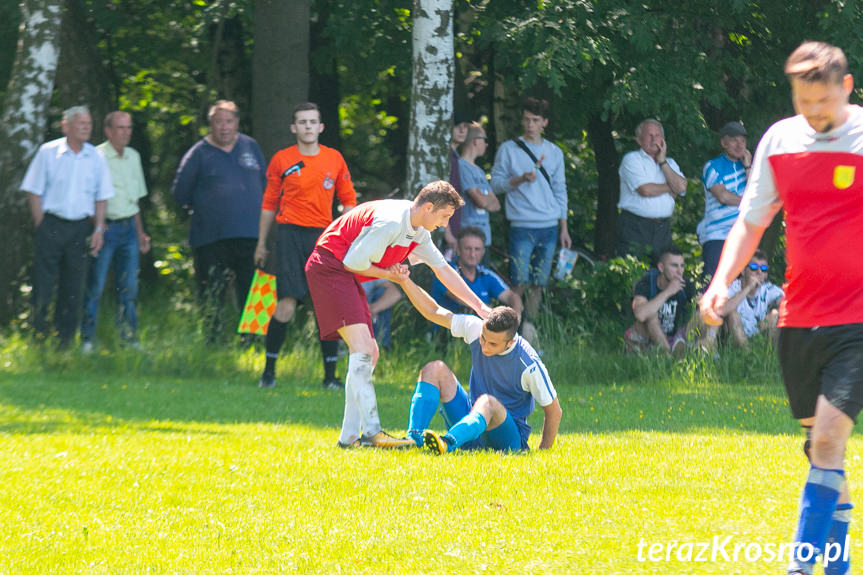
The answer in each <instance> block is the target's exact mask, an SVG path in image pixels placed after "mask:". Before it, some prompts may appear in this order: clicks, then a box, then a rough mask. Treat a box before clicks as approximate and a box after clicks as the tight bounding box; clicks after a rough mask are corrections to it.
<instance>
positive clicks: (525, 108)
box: [521, 96, 548, 118]
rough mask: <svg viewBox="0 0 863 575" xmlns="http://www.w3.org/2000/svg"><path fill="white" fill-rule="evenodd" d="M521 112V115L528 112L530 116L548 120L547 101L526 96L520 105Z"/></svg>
mask: <svg viewBox="0 0 863 575" xmlns="http://www.w3.org/2000/svg"><path fill="white" fill-rule="evenodd" d="M521 111H522V113H524V112H530V113H531V114H536V115H537V116H541V117H543V118H548V100H543V99H540V98H534V97H533V96H528V97H527V98H525V99H524V101H523V102H522V103H521Z"/></svg>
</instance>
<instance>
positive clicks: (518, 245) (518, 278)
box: [509, 226, 558, 287]
mask: <svg viewBox="0 0 863 575" xmlns="http://www.w3.org/2000/svg"><path fill="white" fill-rule="evenodd" d="M557 232H558V227H557V226H551V227H550V228H517V227H511V228H510V229H509V254H510V261H509V277H510V280H511V281H512V283H513V284H514V285H527V284H529V285H535V286H540V287H544V286H546V285H547V284H548V276H549V275H550V274H551V263H552V261H553V260H554V249H555V248H556V247H557Z"/></svg>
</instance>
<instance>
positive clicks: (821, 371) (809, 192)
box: [701, 42, 863, 575]
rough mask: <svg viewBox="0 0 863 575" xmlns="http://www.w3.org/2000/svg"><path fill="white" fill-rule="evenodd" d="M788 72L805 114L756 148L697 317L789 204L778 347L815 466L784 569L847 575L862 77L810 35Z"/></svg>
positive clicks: (861, 305) (860, 272)
mask: <svg viewBox="0 0 863 575" xmlns="http://www.w3.org/2000/svg"><path fill="white" fill-rule="evenodd" d="M785 73H786V75H787V76H788V78H789V81H790V83H791V99H792V102H793V104H794V110H795V111H796V112H797V115H796V116H794V117H791V118H786V119H784V120H781V121H779V122H777V123H776V124H774V125H773V126H771V127H770V129H769V130H768V131H767V132H766V133H765V134H764V137H763V138H762V139H761V142H760V143H759V144H758V148H757V150H756V152H755V159H754V161H753V165H752V167H753V169H752V172H751V174H750V178H749V182H748V184H747V187H746V191H745V192H744V195H743V200H742V202H741V205H740V216H739V217H738V219H737V221H736V222H735V224H734V226H733V227H732V229H731V231H730V233H729V235H728V239H727V240H726V242H725V247H724V249H723V251H722V257H721V259H720V261H719V267H718V268H717V271H716V275H715V276H714V278H713V281H712V282H711V283H710V286H709V287H708V289H707V291H706V292H705V293H704V296H703V297H702V298H701V313H702V314H703V317H704V319H705V321H706V322H707V323H712V324H718V323H721V321H722V318H721V310H722V309H723V306H724V304H725V302H726V301H727V299H728V286H729V284H730V283H731V282H732V281H733V280H734V279H735V278H736V277H737V275H738V274H739V273H740V271H741V270H742V269H743V267H744V266H745V265H746V264H747V263H748V262H749V259H750V258H751V256H752V254H753V253H754V252H755V249H756V248H757V247H758V243H759V241H760V240H761V236H762V235H763V233H764V230H765V229H766V228H767V226H768V225H769V224H770V222H771V220H772V219H773V216H774V215H775V214H776V212H778V211H779V209H780V208H784V210H785V222H786V239H787V251H786V255H787V263H788V266H787V269H786V278H785V279H786V282H785V286H784V289H785V294H786V297H785V299H784V300H783V302H782V304H781V306H780V311H779V328H780V329H779V341H778V353H779V362H780V366H781V368H782V378H783V381H784V383H785V388H786V392H787V394H788V400H789V405H790V407H791V412H792V415H793V416H794V418H795V419H799V420H800V424H801V425H802V426H803V427H804V428H806V429H807V435H808V439H807V441H806V444H805V446H804V450H805V452H806V455H807V456H808V457H809V461H810V464H811V467H810V470H809V475H808V478H807V480H806V484H805V486H804V488H803V496H802V499H801V503H800V518H799V522H798V525H797V533H796V535H795V543H796V544H797V545H796V547H795V549H796V550H795V553H794V554H793V557H792V559H791V564H790V565H789V567H788V573H789V574H793V575H810V574H811V573H812V572H813V569H814V565H815V562H816V560H817V558H818V556H819V555H822V556H823V557H824V560H823V563H824V564H825V568H824V572H825V573H826V574H827V575H840V574H845V573H850V570H849V561H848V559H847V556H846V551H847V549H846V547H847V545H848V540H847V534H848V522H849V521H850V515H851V507H852V506H851V503H850V500H849V497H848V486H847V483H846V479H845V472H844V458H845V446H846V443H847V441H848V437H849V436H850V435H851V432H852V430H853V428H854V423H855V421H856V419H857V414H858V413H859V412H860V409H861V406H863V266H861V265H860V262H859V257H860V253H861V250H863V209H861V208H860V206H861V201H863V108H861V107H859V106H856V105H851V104H849V103H848V99H849V96H850V95H851V92H852V91H853V89H854V79H853V78H852V76H851V75H850V74H849V73H848V64H847V61H846V59H845V55H844V54H843V53H842V50H840V49H839V48H836V47H834V46H830V45H828V44H824V43H821V42H806V43H804V44H802V45H800V46H799V47H798V48H797V49H796V50H795V51H794V52H793V53H792V54H791V55H790V56H789V57H788V60H787V61H786V63H785ZM858 169H860V173H859V174H858V173H857V170H858ZM858 176H859V177H858Z"/></svg>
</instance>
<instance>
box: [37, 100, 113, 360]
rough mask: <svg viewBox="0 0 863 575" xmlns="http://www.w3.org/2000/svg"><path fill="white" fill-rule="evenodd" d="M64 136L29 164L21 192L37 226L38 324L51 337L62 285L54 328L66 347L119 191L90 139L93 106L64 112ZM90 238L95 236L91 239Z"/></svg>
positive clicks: (44, 147) (42, 149) (42, 334)
mask: <svg viewBox="0 0 863 575" xmlns="http://www.w3.org/2000/svg"><path fill="white" fill-rule="evenodd" d="M62 129H63V134H64V137H62V138H59V139H57V140H53V141H51V142H48V143H46V144H42V146H41V147H40V148H39V150H38V151H37V152H36V156H35V157H34V158H33V161H32V162H31V163H30V166H29V167H28V168H27V173H26V175H25V176H24V181H23V182H22V183H21V190H23V191H25V192H27V193H28V196H29V197H28V199H29V204H30V213H31V214H32V216H33V224H34V226H35V227H36V241H35V244H36V247H35V252H34V258H33V315H32V322H33V328H34V329H35V331H36V335H37V337H38V338H40V339H44V338H46V337H47V336H48V321H47V315H48V305H49V304H50V303H51V297H52V295H53V292H54V286H55V285H58V290H57V303H56V306H55V309H54V327H55V328H56V329H57V334H58V337H59V341H60V347H67V346H68V345H70V344H71V343H72V340H73V339H74V337H75V331H76V330H77V326H78V310H80V309H81V292H82V290H83V288H84V270H85V266H86V258H87V250H88V248H89V250H90V253H91V254H94V255H95V254H97V253H99V250H100V249H101V248H102V243H103V234H104V233H105V200H107V199H108V198H110V197H111V196H113V195H114V188H113V186H112V185H111V175H110V173H109V172H108V167H107V166H106V165H105V160H104V159H103V158H102V156H100V155H99V153H98V152H97V151H96V148H94V147H93V146H92V145H91V144H89V143H87V140H89V139H90V133H91V132H92V131H93V121H92V119H91V118H90V112H89V110H88V109H87V108H86V107H84V106H75V107H72V108H69V109H68V110H66V111H65V112H63V123H62ZM87 236H90V241H89V243H88V242H87Z"/></svg>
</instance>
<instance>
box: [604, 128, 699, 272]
mask: <svg viewBox="0 0 863 575" xmlns="http://www.w3.org/2000/svg"><path fill="white" fill-rule="evenodd" d="M635 141H636V142H638V145H639V146H640V149H638V150H635V151H633V152H629V153H628V154H626V155H625V156H623V161H622V162H621V163H620V170H619V173H620V200H619V201H618V203H617V207H618V209H619V210H620V214H619V216H618V218H617V254H618V255H621V256H622V255H626V254H631V255H633V256H635V257H641V256H643V255H650V256H651V257H654V258H655V257H656V256H657V255H659V253H660V252H661V251H662V250H663V248H665V247H668V246H669V245H671V214H672V213H673V212H674V200H675V199H676V198H677V197H678V196H682V195H684V194H685V193H686V177H685V176H684V175H683V172H682V171H680V166H678V165H677V162H675V161H674V160H673V159H671V158H669V157H667V156H666V153H667V144H666V142H665V131H664V130H663V129H662V124H660V123H659V122H658V121H656V120H653V119H647V120H644V121H642V122H641V123H640V124H638V127H636V128H635Z"/></svg>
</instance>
